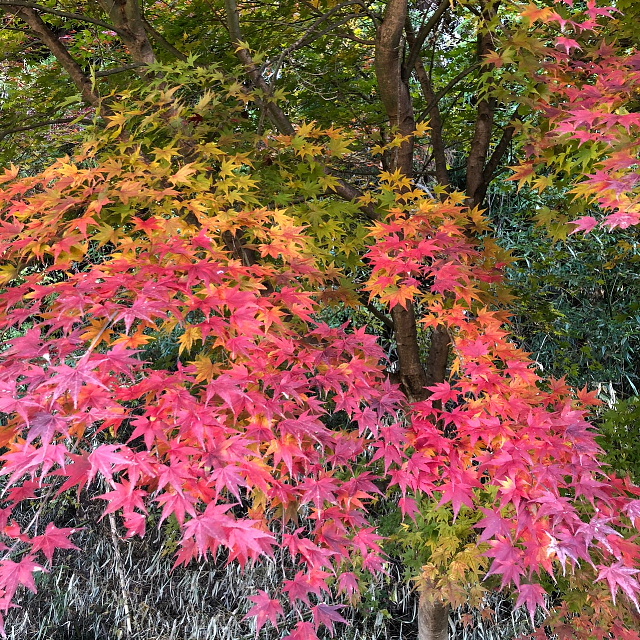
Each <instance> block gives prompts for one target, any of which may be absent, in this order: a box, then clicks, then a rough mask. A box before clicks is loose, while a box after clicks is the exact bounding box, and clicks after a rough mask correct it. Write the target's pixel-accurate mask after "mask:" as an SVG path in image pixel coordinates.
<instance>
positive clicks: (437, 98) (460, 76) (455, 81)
mask: <svg viewBox="0 0 640 640" xmlns="http://www.w3.org/2000/svg"><path fill="white" fill-rule="evenodd" d="M479 66H480V63H479V62H474V63H473V64H472V65H471V66H470V67H467V68H466V69H463V70H462V71H461V72H460V73H459V74H458V75H456V76H455V77H454V78H452V79H451V80H449V82H447V84H446V85H445V86H444V87H443V88H442V89H440V91H438V93H436V94H434V96H433V98H432V99H431V101H430V102H429V103H428V104H427V106H426V107H425V109H424V110H423V111H422V113H421V114H420V115H419V116H418V120H423V119H424V118H426V117H427V115H428V114H429V112H430V111H431V109H433V107H434V105H436V104H438V103H439V102H440V100H442V98H444V97H445V96H446V95H447V93H449V91H451V89H453V87H455V86H456V85H457V84H458V82H460V80H464V78H466V77H467V76H468V75H469V74H470V73H473V72H474V71H475V70H476V69H477V68H478V67H479Z"/></svg>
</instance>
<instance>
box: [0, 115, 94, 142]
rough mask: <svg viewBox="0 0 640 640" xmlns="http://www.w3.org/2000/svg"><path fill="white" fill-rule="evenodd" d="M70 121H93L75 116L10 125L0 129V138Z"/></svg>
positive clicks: (86, 122)
mask: <svg viewBox="0 0 640 640" xmlns="http://www.w3.org/2000/svg"><path fill="white" fill-rule="evenodd" d="M70 122H77V123H82V124H91V123H92V122H93V121H92V120H90V119H88V118H82V119H80V120H78V117H77V116H75V117H73V118H57V119H56V120H44V121H42V122H34V123H33V124H29V125H25V126H22V127H10V128H7V129H0V140H3V139H4V138H6V137H7V136H10V135H13V134H14V133H22V132H23V131H30V130H32V129H40V128H41V127H49V126H53V125H56V124H69V123H70Z"/></svg>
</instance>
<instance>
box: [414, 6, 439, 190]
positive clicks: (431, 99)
mask: <svg viewBox="0 0 640 640" xmlns="http://www.w3.org/2000/svg"><path fill="white" fill-rule="evenodd" d="M405 29H406V32H407V42H408V43H409V46H410V47H412V48H414V43H415V36H414V33H413V28H412V25H411V22H410V20H409V19H408V18H407V23H406V26H405ZM413 65H414V70H415V72H416V77H417V78H418V82H419V83H420V88H421V89H422V94H423V95H424V99H425V100H426V101H427V103H428V105H429V106H430V108H429V110H428V111H425V114H427V115H428V116H429V121H430V124H431V146H432V147H433V160H434V162H435V165H436V179H437V181H438V183H439V184H441V185H443V186H448V185H449V183H450V180H449V172H448V170H447V159H446V156H445V153H444V151H445V144H444V139H443V137H442V116H441V115H440V108H439V106H438V99H437V96H436V95H435V94H434V91H433V83H432V82H431V78H430V77H429V74H428V73H427V70H426V69H425V67H424V63H423V62H422V58H421V57H420V56H416V58H415V60H414V62H413Z"/></svg>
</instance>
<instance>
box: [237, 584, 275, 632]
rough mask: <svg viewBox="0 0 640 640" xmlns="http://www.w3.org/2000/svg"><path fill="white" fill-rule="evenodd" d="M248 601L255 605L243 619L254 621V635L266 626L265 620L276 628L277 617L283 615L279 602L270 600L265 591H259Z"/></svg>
mask: <svg viewBox="0 0 640 640" xmlns="http://www.w3.org/2000/svg"><path fill="white" fill-rule="evenodd" d="M249 600H251V601H252V602H255V605H254V606H253V607H251V609H249V611H247V615H246V616H245V617H244V619H245V620H246V619H247V618H255V619H256V635H257V634H258V633H260V629H262V627H263V626H264V625H265V624H266V622H267V620H268V621H269V622H271V624H272V625H273V626H274V627H276V628H277V626H278V617H279V616H282V615H284V610H283V608H282V604H280V600H275V599H272V598H271V597H270V596H269V594H268V593H267V592H266V591H259V592H258V595H256V596H250V597H249Z"/></svg>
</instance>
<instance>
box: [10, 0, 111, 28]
mask: <svg viewBox="0 0 640 640" xmlns="http://www.w3.org/2000/svg"><path fill="white" fill-rule="evenodd" d="M0 7H26V8H29V9H37V10H38V11H41V12H42V13H50V14H51V15H54V16H60V17H61V18H69V19H70V20H78V22H88V23H89V24H95V25H97V26H99V27H104V28H105V29H108V30H109V31H114V32H115V33H117V34H118V35H119V36H122V35H123V34H122V32H121V31H120V30H119V29H118V28H117V27H114V26H113V25H112V24H109V23H108V22H105V21H104V20H98V19H97V18H90V17H89V16H85V15H82V14H80V13H72V12H70V11H61V10H60V9H52V8H50V7H44V6H42V5H41V4H38V3H37V2H25V1H24V0H14V1H13V2H7V0H0Z"/></svg>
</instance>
